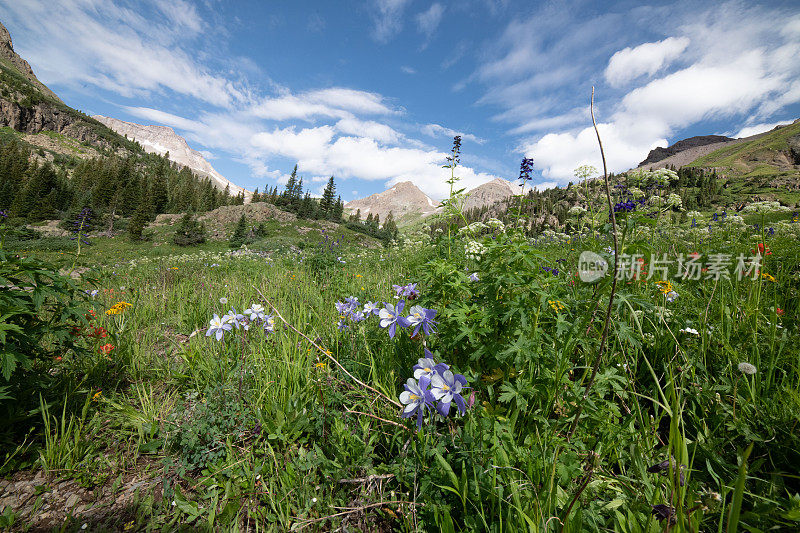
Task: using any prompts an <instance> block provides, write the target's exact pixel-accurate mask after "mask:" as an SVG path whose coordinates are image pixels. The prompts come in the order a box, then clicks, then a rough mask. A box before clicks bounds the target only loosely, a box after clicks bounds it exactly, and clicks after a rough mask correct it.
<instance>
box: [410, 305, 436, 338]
mask: <svg viewBox="0 0 800 533" xmlns="http://www.w3.org/2000/svg"><path fill="white" fill-rule="evenodd" d="M409 313H410V314H409V315H408V323H409V325H411V326H414V333H412V334H411V336H412V337H414V336H415V335H416V334H417V333H419V329H420V328H422V331H423V333H425V335H429V336H430V334H431V333H432V332H433V333H436V329H435V328H434V326H436V321H435V320H433V318H434V317H435V316H436V311H434V310H433V309H425V308H424V307H422V306H421V305H415V306H413V307H412V308H411V309H410V310H409Z"/></svg>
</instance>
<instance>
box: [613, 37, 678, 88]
mask: <svg viewBox="0 0 800 533" xmlns="http://www.w3.org/2000/svg"><path fill="white" fill-rule="evenodd" d="M688 46H689V38H688V37H668V38H666V39H664V40H663V41H658V42H655V43H644V44H640V45H639V46H637V47H635V48H631V47H627V48H623V49H622V50H620V51H619V52H616V53H615V54H614V55H613V56H611V59H610V60H609V61H608V67H606V70H605V78H606V81H608V83H610V84H611V85H612V86H614V87H619V86H621V85H624V84H625V83H627V82H629V81H631V80H634V79H636V78H638V77H639V76H641V75H643V74H648V75H652V74H655V73H656V72H658V71H659V70H661V69H662V68H663V67H664V66H666V65H669V64H670V63H671V62H672V61H674V60H675V59H677V58H678V57H679V56H680V55H681V54H682V53H683V51H684V50H686V48H687V47H688Z"/></svg>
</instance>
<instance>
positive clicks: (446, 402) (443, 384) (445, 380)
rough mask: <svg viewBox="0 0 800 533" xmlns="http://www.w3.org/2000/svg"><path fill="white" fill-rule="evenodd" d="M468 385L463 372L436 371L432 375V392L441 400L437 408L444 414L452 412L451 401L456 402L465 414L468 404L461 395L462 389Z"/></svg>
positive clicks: (434, 396) (435, 397)
mask: <svg viewBox="0 0 800 533" xmlns="http://www.w3.org/2000/svg"><path fill="white" fill-rule="evenodd" d="M466 386H467V378H465V377H464V376H462V375H461V374H453V372H451V371H450V370H445V371H444V372H442V373H441V374H440V373H438V372H437V373H436V374H434V375H433V377H431V394H432V395H433V398H434V399H436V400H438V401H439V404H438V405H437V406H436V410H437V411H439V413H440V414H441V415H442V416H447V415H448V414H450V403H451V402H454V401H455V402H456V406H458V410H459V411H460V412H461V414H462V415H463V414H464V413H466V412H467V405H466V403H465V402H464V398H463V397H462V396H461V391H462V390H463V388H464V387H466Z"/></svg>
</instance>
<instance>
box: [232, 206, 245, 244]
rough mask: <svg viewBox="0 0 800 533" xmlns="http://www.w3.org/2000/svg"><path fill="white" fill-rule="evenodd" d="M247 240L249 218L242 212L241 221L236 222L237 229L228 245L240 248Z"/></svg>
mask: <svg viewBox="0 0 800 533" xmlns="http://www.w3.org/2000/svg"><path fill="white" fill-rule="evenodd" d="M246 240H247V219H246V218H245V216H244V213H242V216H241V217H240V218H239V222H238V223H237V224H236V229H234V230H233V234H232V235H231V238H230V240H229V241H228V245H229V246H230V247H231V248H239V247H240V246H242V245H243V244H244V243H245V241H246Z"/></svg>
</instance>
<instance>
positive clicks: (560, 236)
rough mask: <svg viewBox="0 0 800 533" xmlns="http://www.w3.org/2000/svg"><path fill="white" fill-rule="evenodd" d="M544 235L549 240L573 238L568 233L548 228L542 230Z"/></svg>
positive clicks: (564, 240)
mask: <svg viewBox="0 0 800 533" xmlns="http://www.w3.org/2000/svg"><path fill="white" fill-rule="evenodd" d="M542 237H544V238H545V239H547V240H551V241H558V242H567V241H569V240H570V239H572V237H571V236H569V235H567V234H566V233H560V232H557V231H553V230H552V229H550V228H548V229H546V230H544V231H543V232H542Z"/></svg>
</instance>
